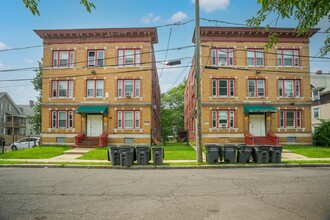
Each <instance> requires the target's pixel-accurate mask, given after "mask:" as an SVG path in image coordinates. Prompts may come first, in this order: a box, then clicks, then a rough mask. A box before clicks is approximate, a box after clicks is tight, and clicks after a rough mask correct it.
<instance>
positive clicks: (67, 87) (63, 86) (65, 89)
mask: <svg viewBox="0 0 330 220" xmlns="http://www.w3.org/2000/svg"><path fill="white" fill-rule="evenodd" d="M52 97H53V98H72V97H73V81H72V80H54V81H52Z"/></svg>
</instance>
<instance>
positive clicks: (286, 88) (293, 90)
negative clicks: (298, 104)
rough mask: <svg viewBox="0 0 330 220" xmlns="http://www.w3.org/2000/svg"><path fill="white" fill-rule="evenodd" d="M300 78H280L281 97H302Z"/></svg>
mask: <svg viewBox="0 0 330 220" xmlns="http://www.w3.org/2000/svg"><path fill="white" fill-rule="evenodd" d="M300 89H301V85H300V80H282V79H281V80H278V95H279V96H280V97H300V93H301V91H300Z"/></svg>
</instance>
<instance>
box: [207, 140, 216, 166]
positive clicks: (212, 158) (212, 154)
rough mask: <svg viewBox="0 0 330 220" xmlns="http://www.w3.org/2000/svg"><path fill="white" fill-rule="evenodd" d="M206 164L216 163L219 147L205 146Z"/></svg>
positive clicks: (214, 145)
mask: <svg viewBox="0 0 330 220" xmlns="http://www.w3.org/2000/svg"><path fill="white" fill-rule="evenodd" d="M205 151H206V162H207V163H210V164H213V163H217V162H218V158H219V145H216V144H206V145H205Z"/></svg>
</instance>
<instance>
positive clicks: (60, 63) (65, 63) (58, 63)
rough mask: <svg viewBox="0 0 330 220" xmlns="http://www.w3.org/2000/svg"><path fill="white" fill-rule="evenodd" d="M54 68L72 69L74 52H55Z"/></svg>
mask: <svg viewBox="0 0 330 220" xmlns="http://www.w3.org/2000/svg"><path fill="white" fill-rule="evenodd" d="M53 67H57V68H72V67H74V51H73V50H68V51H53Z"/></svg>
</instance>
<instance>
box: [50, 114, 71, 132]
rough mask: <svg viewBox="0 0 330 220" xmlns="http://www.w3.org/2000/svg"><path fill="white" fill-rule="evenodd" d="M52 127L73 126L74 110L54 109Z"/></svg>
mask: <svg viewBox="0 0 330 220" xmlns="http://www.w3.org/2000/svg"><path fill="white" fill-rule="evenodd" d="M51 117H52V128H72V127H73V112H72V111H52V113H51Z"/></svg>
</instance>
